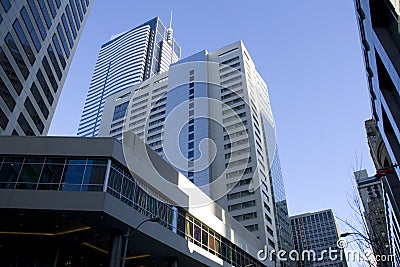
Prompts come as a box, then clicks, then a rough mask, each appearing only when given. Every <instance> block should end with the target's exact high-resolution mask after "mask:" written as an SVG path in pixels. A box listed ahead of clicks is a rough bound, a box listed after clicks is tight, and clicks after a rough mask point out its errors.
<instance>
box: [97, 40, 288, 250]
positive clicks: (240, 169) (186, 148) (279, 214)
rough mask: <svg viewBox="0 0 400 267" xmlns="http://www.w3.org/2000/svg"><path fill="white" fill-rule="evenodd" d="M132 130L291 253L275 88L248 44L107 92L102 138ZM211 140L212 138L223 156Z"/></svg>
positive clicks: (203, 55)
mask: <svg viewBox="0 0 400 267" xmlns="http://www.w3.org/2000/svg"><path fill="white" fill-rule="evenodd" d="M125 131H133V132H134V133H135V134H137V135H138V136H139V137H140V138H141V139H143V140H144V141H145V142H146V143H147V144H148V145H149V146H150V147H151V148H152V149H153V150H155V151H156V152H157V153H159V154H160V155H161V156H163V157H164V158H166V159H167V160H168V161H169V162H171V163H172V164H173V165H174V166H175V167H176V168H177V169H179V170H180V171H181V172H182V173H184V174H185V175H186V176H187V177H188V179H189V180H191V181H192V182H193V183H194V184H196V185H198V186H201V187H202V189H203V190H204V191H205V192H206V193H207V194H209V195H210V196H212V197H213V198H215V199H217V202H218V203H219V204H220V205H221V206H222V207H223V208H224V209H225V210H226V211H228V212H229V213H230V214H231V215H232V216H233V217H234V218H235V219H236V220H238V221H239V222H241V223H242V224H243V225H244V226H245V227H246V228H247V229H248V230H249V231H251V232H253V233H254V235H256V236H257V237H259V238H260V239H261V240H263V241H264V242H266V244H267V245H268V246H269V248H270V249H287V250H288V251H290V250H291V248H292V246H291V229H290V222H289V218H288V214H287V205H286V199H285V192H284V186H283V178H282V173H281V169H280V162H279V156H278V153H277V151H276V142H275V125H274V120H273V116H272V111H271V106H270V103H269V96H268V89H267V86H266V84H265V82H264V81H263V79H262V78H261V76H260V75H259V74H258V72H257V71H256V69H255V66H254V63H253V61H252V60H251V58H250V56H249V53H248V52H247V50H246V48H245V46H244V45H243V43H242V42H236V43H233V44H231V45H228V46H226V47H224V48H221V49H219V50H217V51H214V52H210V53H209V52H207V51H202V52H199V53H197V54H194V55H192V56H189V57H187V58H185V59H182V60H180V61H178V62H177V63H175V64H173V65H171V67H170V69H169V71H168V72H164V73H162V74H159V75H156V76H154V77H152V78H150V79H148V80H147V81H144V82H143V83H140V84H138V85H135V86H133V87H130V88H127V89H125V90H123V91H121V92H119V93H118V94H115V95H113V96H111V97H108V98H107V100H106V102H105V106H104V112H103V118H102V122H101V125H100V129H99V136H113V137H115V138H118V139H122V137H123V132H125ZM205 140H212V142H213V143H214V144H215V147H216V148H217V151H216V154H214V153H213V145H211V144H206V142H204V141H205ZM178 143H179V144H178ZM174 145H176V146H174ZM179 150H180V152H181V153H182V156H183V158H179V159H178V158H176V157H179V154H180V153H179ZM214 156H215V157H214ZM200 158H201V160H199V159H200ZM202 160H204V161H202ZM205 162H208V163H209V165H207V166H206V165H204V163H205ZM210 183H211V185H210V187H207V185H209V184H210ZM277 223H279V226H277Z"/></svg>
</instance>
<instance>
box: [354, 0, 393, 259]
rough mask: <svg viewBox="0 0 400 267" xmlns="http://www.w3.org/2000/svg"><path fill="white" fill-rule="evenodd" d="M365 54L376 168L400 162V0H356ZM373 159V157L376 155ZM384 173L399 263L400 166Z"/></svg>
mask: <svg viewBox="0 0 400 267" xmlns="http://www.w3.org/2000/svg"><path fill="white" fill-rule="evenodd" d="M354 3H355V9H356V16H357V21H358V26H359V32H360V39H361V48H362V52H363V55H364V63H365V69H366V76H367V81H368V90H369V95H370V101H371V111H372V119H373V120H374V122H375V123H376V125H377V127H376V129H377V132H378V133H379V135H380V136H381V137H380V138H381V139H382V142H380V143H378V145H379V146H380V147H381V148H383V147H384V148H385V151H384V154H381V153H382V151H383V150H381V149H380V148H379V147H375V148H373V150H374V151H375V155H376V159H378V161H379V162H378V163H379V164H377V162H376V160H374V163H375V167H376V168H377V170H379V169H380V168H388V167H389V168H390V167H391V166H392V165H394V166H397V165H398V164H399V162H400V131H399V129H400V128H399V125H400V105H399V103H400V94H399V89H400V83H399V74H400V64H399V63H400V54H399V51H400V34H399V30H398V24H399V14H400V10H399V2H398V1H394V0H381V1H378V0H354ZM373 159H374V158H373ZM392 169H393V172H392V173H387V174H386V175H384V176H382V182H383V190H384V192H383V195H384V199H385V210H386V222H387V227H388V230H387V232H388V236H389V243H390V248H391V252H390V253H391V255H394V256H395V264H396V266H398V265H400V240H399V236H400V228H399V222H400V213H399V207H400V189H399V188H400V180H399V177H400V176H399V175H400V169H399V167H392Z"/></svg>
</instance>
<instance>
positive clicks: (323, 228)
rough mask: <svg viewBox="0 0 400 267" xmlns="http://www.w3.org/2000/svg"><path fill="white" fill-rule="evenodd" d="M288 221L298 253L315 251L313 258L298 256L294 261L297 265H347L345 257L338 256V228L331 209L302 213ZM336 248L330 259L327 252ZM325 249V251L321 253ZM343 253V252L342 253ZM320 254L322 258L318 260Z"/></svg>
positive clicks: (338, 266)
mask: <svg viewBox="0 0 400 267" xmlns="http://www.w3.org/2000/svg"><path fill="white" fill-rule="evenodd" d="M290 223H291V225H292V231H293V242H294V249H295V250H296V251H297V252H298V255H300V256H301V255H302V251H313V252H315V256H316V257H315V259H313V258H312V257H311V258H310V260H309V259H308V258H307V257H304V258H303V259H302V257H299V261H297V262H296V264H297V266H298V267H314V266H321V267H322V266H335V267H342V266H343V267H345V266H347V263H346V259H345V257H344V256H343V257H342V258H343V259H341V257H340V255H339V254H340V249H339V247H338V246H337V241H338V240H339V233H338V228H337V225H336V220H335V217H334V216H333V212H332V210H323V211H317V212H312V213H304V214H299V215H296V216H291V217H290ZM330 249H331V250H336V252H337V253H332V255H331V256H332V259H335V256H336V260H332V259H330V257H329V252H328V251H330ZM324 250H326V251H327V253H324V254H322V251H324ZM343 255H344V254H343ZM320 256H323V259H320V260H318V258H320Z"/></svg>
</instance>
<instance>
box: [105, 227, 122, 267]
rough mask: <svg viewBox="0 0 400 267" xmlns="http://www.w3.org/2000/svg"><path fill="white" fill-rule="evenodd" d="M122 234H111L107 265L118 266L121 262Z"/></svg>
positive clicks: (110, 266)
mask: <svg viewBox="0 0 400 267" xmlns="http://www.w3.org/2000/svg"><path fill="white" fill-rule="evenodd" d="M121 248H122V235H121V234H120V233H113V234H111V238H110V249H109V250H108V255H109V264H108V266H109V267H120V263H121Z"/></svg>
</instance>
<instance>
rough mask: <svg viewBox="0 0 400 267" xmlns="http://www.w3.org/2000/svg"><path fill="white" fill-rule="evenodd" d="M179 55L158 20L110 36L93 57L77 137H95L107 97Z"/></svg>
mask: <svg viewBox="0 0 400 267" xmlns="http://www.w3.org/2000/svg"><path fill="white" fill-rule="evenodd" d="M180 55H181V48H180V46H179V45H178V44H177V43H176V41H175V39H174V38H173V36H172V29H171V26H170V28H168V29H167V28H166V27H165V26H164V24H163V23H162V22H161V20H160V19H159V18H158V17H156V18H154V19H151V20H149V21H147V22H145V23H143V24H142V25H140V26H138V27H135V28H134V29H132V30H130V31H127V32H124V33H121V34H118V35H114V36H112V37H111V40H110V41H108V42H106V43H105V44H103V45H102V47H101V49H100V52H99V56H98V57H97V62H96V65H95V69H94V71H93V76H92V80H91V83H90V87H89V91H88V94H87V97H86V102H85V106H84V109H83V113H82V117H81V121H80V124H79V128H78V135H79V136H97V135H98V130H99V126H100V122H101V119H102V114H103V108H104V101H105V99H106V98H107V97H108V96H110V95H112V94H114V93H116V92H119V91H121V90H123V89H125V88H127V87H130V86H132V85H134V84H136V83H139V82H141V81H144V80H146V79H148V78H150V77H152V76H153V75H155V74H157V73H160V72H163V71H166V70H168V67H169V65H170V64H171V63H173V62H176V61H177V60H178V59H179V58H180Z"/></svg>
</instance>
